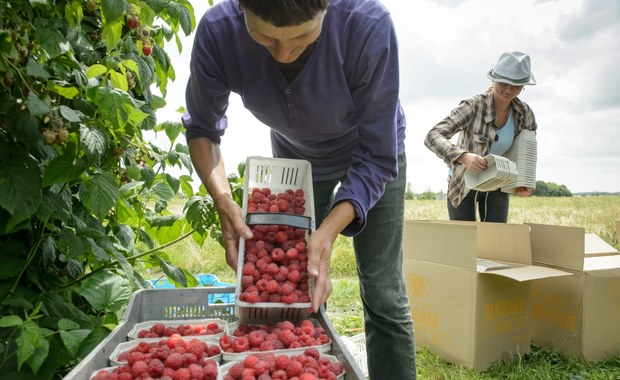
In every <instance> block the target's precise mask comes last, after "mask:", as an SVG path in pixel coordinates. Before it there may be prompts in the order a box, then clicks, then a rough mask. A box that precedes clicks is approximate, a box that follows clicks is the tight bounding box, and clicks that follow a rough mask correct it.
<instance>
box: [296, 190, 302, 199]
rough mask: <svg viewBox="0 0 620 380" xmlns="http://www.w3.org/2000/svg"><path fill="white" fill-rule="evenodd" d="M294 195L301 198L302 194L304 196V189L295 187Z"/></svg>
mask: <svg viewBox="0 0 620 380" xmlns="http://www.w3.org/2000/svg"><path fill="white" fill-rule="evenodd" d="M295 196H296V197H301V198H303V196H304V189H297V190H295Z"/></svg>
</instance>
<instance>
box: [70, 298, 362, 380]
mask: <svg viewBox="0 0 620 380" xmlns="http://www.w3.org/2000/svg"><path fill="white" fill-rule="evenodd" d="M233 290H234V288H232V287H229V288H219V287H216V288H179V289H143V290H139V291H137V292H135V293H134V294H133V295H132V297H131V299H130V300H129V304H128V305H127V309H126V310H125V314H124V315H123V318H122V320H121V322H120V323H119V325H118V326H117V327H116V328H115V329H114V330H113V331H112V332H111V333H110V334H109V335H108V336H107V337H106V338H105V339H104V340H103V341H101V343H99V344H98V345H97V346H96V347H95V348H94V349H93V350H92V351H91V352H90V353H89V354H88V355H87V356H86V357H85V358H84V359H83V360H82V361H81V362H80V363H79V364H78V365H77V366H75V367H74V368H73V370H72V371H71V372H69V373H68V374H67V376H65V377H64V379H65V380H87V379H89V378H90V377H91V375H92V374H93V373H94V372H95V371H97V370H99V369H102V368H106V367H109V366H110V365H109V357H110V355H111V353H112V352H113V351H114V349H115V348H116V346H117V345H118V344H120V343H122V342H125V341H127V333H128V332H129V331H130V330H131V328H132V327H133V326H134V325H135V324H136V323H139V322H144V321H151V320H179V319H196V318H222V319H225V320H226V321H228V322H235V321H236V320H237V317H236V316H235V314H234V309H235V306H234V304H222V303H211V302H209V297H208V296H209V295H210V294H217V293H230V292H232V291H233ZM310 317H311V318H314V319H316V320H317V321H318V322H319V324H320V325H321V326H322V327H323V328H324V329H325V333H326V334H327V335H328V336H329V338H330V340H331V342H332V345H331V351H330V353H329V354H330V355H333V356H335V357H336V358H338V360H339V361H340V362H342V363H343V366H344V370H345V373H346V375H345V378H344V380H363V379H365V378H366V376H365V375H364V374H363V372H362V371H361V369H360V367H359V365H358V364H357V363H356V362H355V359H354V358H353V357H352V355H351V353H350V352H349V350H347V348H346V347H345V344H344V343H343V341H342V339H341V338H340V337H339V336H338V334H337V332H336V330H335V329H334V327H333V325H332V324H331V323H330V322H329V319H328V317H327V315H326V314H325V310H324V309H323V308H321V309H320V310H319V312H318V313H313V314H311V315H310Z"/></svg>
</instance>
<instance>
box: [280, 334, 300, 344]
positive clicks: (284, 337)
mask: <svg viewBox="0 0 620 380" xmlns="http://www.w3.org/2000/svg"><path fill="white" fill-rule="evenodd" d="M279 338H280V342H282V344H284V346H285V347H289V346H290V345H291V343H293V342H296V341H297V340H298V339H299V338H298V337H297V335H295V333H294V332H292V331H291V330H282V331H281V332H280V336H279Z"/></svg>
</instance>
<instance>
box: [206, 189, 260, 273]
mask: <svg viewBox="0 0 620 380" xmlns="http://www.w3.org/2000/svg"><path fill="white" fill-rule="evenodd" d="M213 201H214V203H215V208H216V209H217V213H218V214H219V216H220V224H221V225H222V238H223V239H224V249H225V250H226V263H227V264H228V265H229V266H230V267H231V268H232V269H233V270H235V271H236V270H237V263H238V261H239V237H243V238H244V239H251V238H252V230H251V229H250V228H249V227H248V226H247V225H246V224H245V222H244V221H243V216H242V212H241V208H240V207H239V205H238V204H237V203H235V201H234V200H233V199H232V197H231V196H230V195H228V194H224V195H222V196H220V197H218V198H217V199H214V200H213Z"/></svg>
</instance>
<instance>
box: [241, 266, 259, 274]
mask: <svg viewBox="0 0 620 380" xmlns="http://www.w3.org/2000/svg"><path fill="white" fill-rule="evenodd" d="M255 269H256V267H255V266H254V264H253V263H245V264H243V269H241V273H242V274H244V275H246V276H247V275H252V273H254V270H255Z"/></svg>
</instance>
